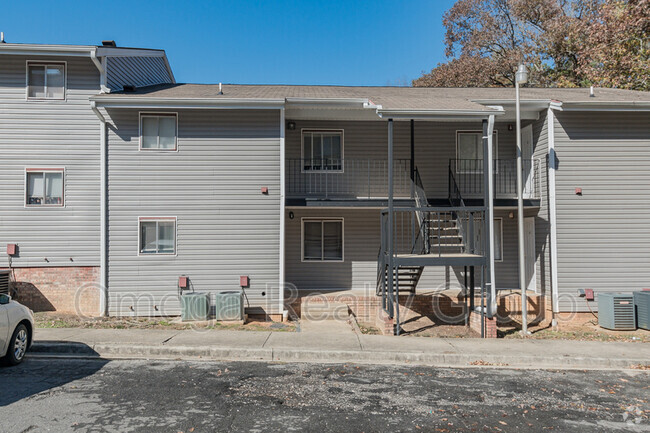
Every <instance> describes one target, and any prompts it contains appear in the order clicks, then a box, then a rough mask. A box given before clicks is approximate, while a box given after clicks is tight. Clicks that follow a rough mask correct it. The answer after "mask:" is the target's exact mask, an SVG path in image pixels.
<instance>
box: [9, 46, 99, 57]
mask: <svg viewBox="0 0 650 433" xmlns="http://www.w3.org/2000/svg"><path fill="white" fill-rule="evenodd" d="M96 49H97V47H95V46H92V45H36V44H0V54H14V55H23V56H34V55H38V56H68V57H74V56H79V57H88V56H90V53H91V52H94V51H95V50H96Z"/></svg>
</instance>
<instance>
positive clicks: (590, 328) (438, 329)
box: [359, 311, 650, 343]
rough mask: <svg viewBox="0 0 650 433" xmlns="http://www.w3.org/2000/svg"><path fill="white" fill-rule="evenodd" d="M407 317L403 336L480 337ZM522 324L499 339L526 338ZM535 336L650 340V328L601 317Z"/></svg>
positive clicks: (535, 330) (542, 327)
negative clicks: (610, 324)
mask: <svg viewBox="0 0 650 433" xmlns="http://www.w3.org/2000/svg"><path fill="white" fill-rule="evenodd" d="M406 314H407V316H406V317H403V318H401V320H402V335H404V336H411V337H439V338H468V337H480V334H479V333H477V332H475V331H472V330H471V329H469V327H467V326H465V325H464V324H459V325H447V324H443V323H436V321H435V318H432V317H428V316H423V315H420V314H418V313H414V312H413V311H407V312H406ZM359 326H360V328H361V332H363V333H364V334H379V333H380V332H379V330H378V329H376V328H375V327H374V326H372V325H368V324H360V325H359ZM520 329H521V327H520V326H518V325H517V326H515V325H510V326H499V329H498V331H497V334H498V338H523V336H522V335H521V333H520ZM528 330H529V331H530V332H531V335H530V336H529V337H528V338H534V339H544V340H581V341H623V342H639V343H650V331H646V330H644V329H637V330H636V331H611V330H609V329H604V328H601V327H600V326H598V321H597V319H587V320H584V321H577V320H574V321H571V322H566V323H560V328H559V330H553V329H551V328H550V325H548V324H537V325H533V326H529V327H528Z"/></svg>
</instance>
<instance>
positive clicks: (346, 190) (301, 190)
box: [285, 159, 413, 199]
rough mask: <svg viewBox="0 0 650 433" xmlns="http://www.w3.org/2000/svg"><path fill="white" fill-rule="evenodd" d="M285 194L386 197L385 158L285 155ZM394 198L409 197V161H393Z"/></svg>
mask: <svg viewBox="0 0 650 433" xmlns="http://www.w3.org/2000/svg"><path fill="white" fill-rule="evenodd" d="M285 173H286V195H287V197H290V198H309V197H314V198H362V199H372V198H384V199H385V198H387V197H388V160H386V159H340V160H332V159H327V160H314V159H287V160H286V167H285ZM393 184H394V186H393V190H394V196H395V197H396V198H412V196H413V187H412V182H411V161H410V160H409V159H395V160H394V161H393Z"/></svg>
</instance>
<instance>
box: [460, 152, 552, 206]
mask: <svg viewBox="0 0 650 433" xmlns="http://www.w3.org/2000/svg"><path fill="white" fill-rule="evenodd" d="M540 167H541V161H540V160H539V159H533V160H530V159H524V160H522V175H523V178H522V179H523V187H524V191H523V192H524V193H523V197H524V198H525V199H537V200H538V199H540V196H541V177H540ZM449 169H450V172H451V173H453V176H454V179H455V180H456V184H457V187H458V190H459V192H460V194H461V195H462V196H463V197H464V198H480V197H483V160H482V159H451V160H449ZM494 197H495V198H516V197H517V160H516V159H495V160H494Z"/></svg>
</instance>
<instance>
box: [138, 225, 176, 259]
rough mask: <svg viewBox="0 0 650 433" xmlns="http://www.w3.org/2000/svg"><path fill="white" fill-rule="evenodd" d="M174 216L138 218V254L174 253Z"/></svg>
mask: <svg viewBox="0 0 650 433" xmlns="http://www.w3.org/2000/svg"><path fill="white" fill-rule="evenodd" d="M175 253H176V218H175V217H166V218H140V254H175Z"/></svg>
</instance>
